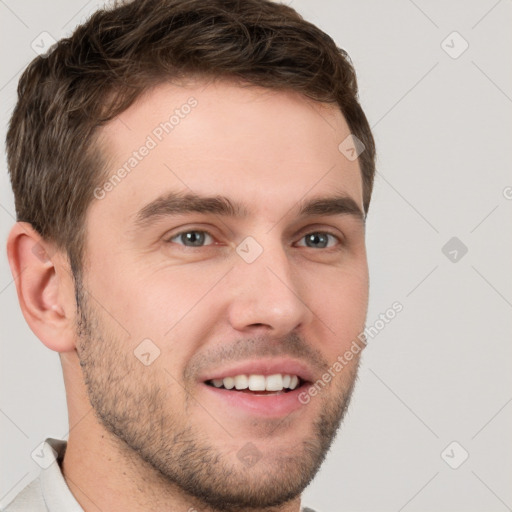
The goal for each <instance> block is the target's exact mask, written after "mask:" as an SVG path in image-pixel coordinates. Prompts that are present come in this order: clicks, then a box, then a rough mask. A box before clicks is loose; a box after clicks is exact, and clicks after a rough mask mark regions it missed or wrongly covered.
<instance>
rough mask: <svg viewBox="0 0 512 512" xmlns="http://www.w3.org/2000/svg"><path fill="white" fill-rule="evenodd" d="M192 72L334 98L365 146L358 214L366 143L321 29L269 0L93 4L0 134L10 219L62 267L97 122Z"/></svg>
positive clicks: (350, 81) (367, 194) (348, 67)
mask: <svg viewBox="0 0 512 512" xmlns="http://www.w3.org/2000/svg"><path fill="white" fill-rule="evenodd" d="M192 75H197V76H199V77H205V78H227V79H235V80H237V81H241V82H245V83H248V84H253V85H257V86H262V87H267V88H271V89H285V90H286V89H288V90H294V91H298V92H300V93H302V94H304V95H305V96H307V97H309V98H312V99H314V100H316V101H320V102H326V103H337V104H338V106H339V107H340V109H341V111H342V113H343V115H344V117H345V119H346V121H347V123H348V126H349V128H350V130H351V132H352V133H353V134H354V135H355V136H356V137H357V138H358V139H360V140H361V141H362V142H363V144H364V146H365V151H363V153H362V154H361V155H360V157H359V162H360V166H361V173H362V182H363V203H364V204H363V206H364V210H365V212H367V211H368V207H369V204H370V198H371V193H372V188H373V179H374V174H375V143H374V139H373V136H372V132H371V129H370V126H369V124H368V121H367V119H366V116H365V114H364V112H363V110H362V108H361V106H360V104H359V101H358V91H357V81H356V75H355V71H354V68H353V66H352V63H351V61H350V58H349V57H348V55H347V53H346V52H345V51H344V50H342V49H340V48H338V47H337V46H336V44H335V42H334V41H333V40H332V39H331V38H330V37H329V36H328V35H327V34H325V33H324V32H322V31H321V30H320V29H319V28H317V27H316V26H314V25H312V24H311V23H309V22H307V21H305V20H304V19H303V18H302V17H301V16H300V15H299V14H298V13H297V12H296V11H295V10H293V9H292V8H290V7H288V6H286V5H283V4H279V3H276V2H273V1H270V0H135V1H131V2H128V3H123V4H120V5H115V6H114V7H112V8H110V9H104V10H100V11H97V12H96V13H95V14H94V15H93V16H92V17H91V18H90V19H89V20H88V21H87V22H86V23H84V24H83V25H81V26H79V27H78V28H77V29H76V30H75V31H74V33H73V34H72V35H71V36H70V37H69V38H66V39H62V40H60V41H59V42H58V43H57V44H56V45H55V46H54V47H52V48H51V49H50V52H49V53H48V54H47V55H44V56H38V57H37V58H35V59H34V60H33V61H32V62H31V63H30V65H29V66H28V68H27V69H26V70H25V72H24V73H23V75H22V76H21V78H20V81H19V85H18V102H17V105H16V107H15V110H14V113H13V115H12V118H11V121H10V125H9V130H8V133H7V159H8V166H9V172H10V176H11V182H12V187H13V191H14V195H15V204H16V214H17V219H18V221H25V222H29V223H30V224H32V226H33V227H34V229H35V230H36V231H37V232H38V233H39V234H40V235H41V236H42V237H43V238H44V239H46V240H50V241H52V242H54V243H55V245H56V246H57V247H58V248H59V249H65V250H66V251H67V253H68V256H69V258H70V262H71V266H72V269H73V272H74V273H75V272H79V271H80V270H81V264H82V250H83V243H84V239H85V233H84V231H85V230H84V224H85V216H86V211H87V207H88V206H89V204H90V203H91V201H92V200H93V190H94V189H95V187H96V186H97V185H99V184H100V183H101V181H102V179H103V175H104V174H105V162H104V160H103V158H102V154H101V151H99V147H98V144H97V134H98V130H97V128H98V127H100V126H101V125H103V124H104V123H106V122H108V121H109V120H111V119H113V118H114V117H116V116H117V115H119V114H120V113H121V112H123V111H124V110H125V109H127V108H128V107H129V106H130V105H131V104H132V103H133V102H134V101H135V100H136V99H137V98H138V97H139V96H140V95H141V94H142V93H143V92H145V91H146V90H147V89H148V88H149V87H151V86H153V85H156V84H158V83H161V82H165V81H167V80H174V79H179V78H184V77H187V76H192ZM340 142H341V141H340Z"/></svg>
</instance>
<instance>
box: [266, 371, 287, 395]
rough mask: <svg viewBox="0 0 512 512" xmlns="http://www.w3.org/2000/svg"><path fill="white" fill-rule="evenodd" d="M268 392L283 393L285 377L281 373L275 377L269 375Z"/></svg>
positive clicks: (267, 379)
mask: <svg viewBox="0 0 512 512" xmlns="http://www.w3.org/2000/svg"><path fill="white" fill-rule="evenodd" d="M266 381H267V386H266V389H267V391H282V390H283V377H282V376H281V374H280V373H277V374H275V375H269V376H268V377H267V378H266Z"/></svg>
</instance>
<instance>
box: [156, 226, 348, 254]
mask: <svg viewBox="0 0 512 512" xmlns="http://www.w3.org/2000/svg"><path fill="white" fill-rule="evenodd" d="M186 233H205V234H206V235H208V236H210V237H211V238H212V239H214V240H215V237H214V236H213V235H212V234H211V233H210V232H209V231H207V230H205V229H186V230H185V231H180V232H179V233H175V234H173V235H172V236H170V237H167V238H166V239H165V242H166V243H169V244H172V243H175V242H173V241H172V240H174V239H175V238H177V237H179V236H180V235H183V234H186ZM313 234H322V235H330V236H332V237H333V238H335V239H336V240H337V242H338V244H337V245H336V246H334V247H321V249H323V250H324V251H329V250H336V249H337V248H339V246H341V245H343V240H342V239H341V238H340V237H339V236H338V235H336V234H334V233H332V232H331V231H328V230H323V231H320V230H319V231H309V232H307V233H304V234H303V235H302V236H301V238H300V240H302V239H304V238H305V237H306V236H308V235H313ZM177 245H180V246H181V247H184V248H185V249H203V248H205V247H211V246H212V245H215V244H209V245H202V246H197V247H194V246H188V245H184V244H177ZM301 247H306V248H307V249H314V250H318V249H315V248H314V247H307V246H301Z"/></svg>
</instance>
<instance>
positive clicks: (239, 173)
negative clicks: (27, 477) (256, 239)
mask: <svg viewBox="0 0 512 512" xmlns="http://www.w3.org/2000/svg"><path fill="white" fill-rule="evenodd" d="M349 135H350V130H349V128H348V126H347V123H346V121H345V119H344V117H343V115H342V113H341V111H340V110H339V108H337V106H331V105H326V104H320V103H318V102H314V101H312V100H310V99H308V98H306V97H304V96H303V95H301V94H299V93H296V92H292V91H276V90H272V89H263V88H260V87H255V86H241V85H237V84H233V83H229V82H221V81H217V82H215V83H211V82H210V83H199V84H189V85H187V86H178V85H173V84H168V83H166V84H162V85H159V86H158V87H156V88H154V89H153V90H151V91H149V92H148V93H146V94H145V95H144V96H143V97H141V98H140V99H139V100H138V101H137V102H136V103H135V104H134V105H132V106H131V107H130V108H129V109H128V110H126V111H125V112H123V113H122V114H121V115H120V116H119V117H118V118H116V119H115V120H113V121H111V122H110V123H108V124H107V125H106V126H105V127H104V128H102V132H101V142H102V146H103V152H104V153H105V154H106V157H107V161H108V169H107V173H106V175H105V180H104V182H103V183H102V185H101V188H102V192H105V193H104V194H99V195H98V197H99V196H100V195H103V196H104V197H102V199H101V200H95V201H93V204H92V205H91V213H92V214H95V213H96V214H98V215H101V214H105V213H107V212H108V215H109V219H111V220H112V222H119V223H121V224H126V223H127V222H130V221H134V220H135V216H136V213H137V212H138V211H139V209H140V208H142V207H144V205H145V204H147V203H148V201H151V200H153V199H155V198H156V197H159V196H161V195H162V193H165V192H168V191H177V192H182V193H183V192H186V193H193V194H199V195H209V196H211V195H214V194H221V195H223V196H227V197H230V196H233V198H234V199H235V200H236V202H239V203H243V204H244V205H246V206H247V210H248V211H249V213H257V214H261V213H263V212H267V213H268V214H269V215H273V216H275V215H277V214H278V213H279V212H278V210H281V211H284V210H285V209H289V208H290V207H292V205H293V204H294V203H296V202H297V200H299V199H303V198H304V197H307V195H308V194H311V195H320V194H322V193H326V192H330V193H342V194H346V195H349V196H351V197H352V198H353V199H354V201H355V202H356V203H357V204H358V205H360V206H361V209H362V183H361V174H360V168H359V164H358V161H357V160H355V161H350V160H349V159H347V158H346V157H345V156H344V154H342V153H341V152H340V151H339V149H338V146H339V145H340V143H341V142H342V141H343V140H345V139H346V138H347V137H348V136H349Z"/></svg>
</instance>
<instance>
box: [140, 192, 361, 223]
mask: <svg viewBox="0 0 512 512" xmlns="http://www.w3.org/2000/svg"><path fill="white" fill-rule="evenodd" d="M298 206H299V217H312V216H317V215H318V216H327V215H349V216H352V217H354V218H355V219H356V220H358V221H359V222H361V223H362V224H364V223H365V219H366V216H365V215H364V213H363V212H362V210H361V208H360V207H359V205H358V204H357V203H356V202H355V201H354V199H352V198H351V197H350V196H348V195H336V196H330V197H316V198H312V199H309V200H307V201H299V203H298ZM187 213H209V214H215V215H222V216H224V217H237V218H247V217H249V216H250V212H249V210H248V209H247V208H246V207H245V206H244V205H243V204H242V203H239V202H235V201H232V200H231V199H229V198H228V197H226V196H221V195H216V196H202V195H198V194H195V193H187V194H183V193H178V192H169V193H167V194H164V195H162V196H160V197H158V198H157V199H155V200H153V201H151V202H150V203H148V204H147V205H145V206H144V207H143V208H141V209H140V210H139V211H138V212H137V214H136V216H135V226H136V227H137V228H147V227H148V226H149V225H150V224H151V223H152V222H154V221H155V220H158V219H159V218H162V217H167V216H172V215H183V214H187Z"/></svg>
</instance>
